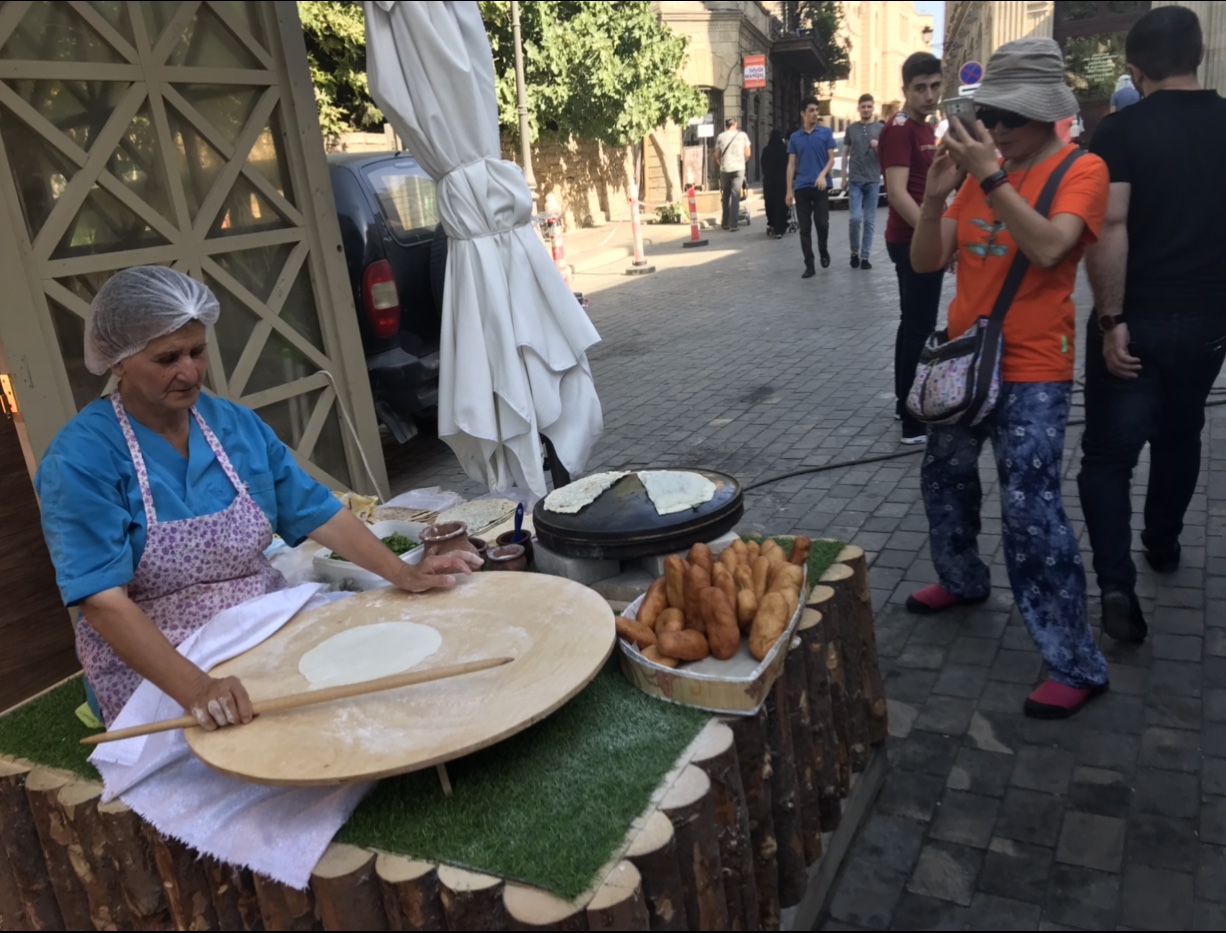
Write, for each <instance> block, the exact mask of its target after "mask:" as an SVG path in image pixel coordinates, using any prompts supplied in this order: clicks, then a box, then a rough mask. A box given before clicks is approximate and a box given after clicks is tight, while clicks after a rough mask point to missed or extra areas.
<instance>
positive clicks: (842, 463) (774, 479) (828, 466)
mask: <svg viewBox="0 0 1226 933" xmlns="http://www.w3.org/2000/svg"><path fill="white" fill-rule="evenodd" d="M1209 394H1210V395H1224V394H1226V389H1213V390H1212V391H1211V392H1210V393H1209ZM1223 405H1226V399H1222V400H1221V401H1217V402H1205V407H1206V408H1220V407H1221V406H1223ZM1085 423H1086V422H1085V419H1084V418H1075V419H1073V420H1071V421H1069V422H1067V424H1066V427H1070V428H1075V427H1080V426H1081V425H1083V424H1085ZM925 450H927V447H926V446H923V445H916V446H915V447H908V448H907V449H906V450H896V451H894V452H893V453H889V454H874V455H873V456H871V457H859V458H857V459H855V460H836V461H835V462H834V463H823V464H822V465H821V466H812V467H801V468H800V469H799V470H790V471H789V472H787V473H780V474H779V475H778V476H768V477H767V478H766V479H760V480H758V481H757V482H756V483H751V484H750V485H748V486H746V487H745V488H744V491H745V492H753V491H754V490H755V489H760V488H761V487H763V486H769V485H771V484H772V483H781V482H783V481H784V480H785V479H792V478H793V477H796V476H808V475H809V474H811V473H826V472H828V471H829V470H841V469H843V468H844V467H854V466H863V465H865V464H868V463H882V462H883V461H886V460H901V459H902V458H903V457H913V456H915V455H916V454H922V453H923V452H924V451H925Z"/></svg>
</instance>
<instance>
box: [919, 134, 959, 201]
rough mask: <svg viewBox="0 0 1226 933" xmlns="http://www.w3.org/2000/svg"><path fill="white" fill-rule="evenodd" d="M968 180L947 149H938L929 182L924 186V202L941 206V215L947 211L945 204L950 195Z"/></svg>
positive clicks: (931, 167) (929, 169) (929, 173)
mask: <svg viewBox="0 0 1226 933" xmlns="http://www.w3.org/2000/svg"><path fill="white" fill-rule="evenodd" d="M965 178H966V172H964V171H963V170H962V169H961V168H960V167H959V166H958V164H957V163H956V162H955V161H954V160H953V158H952V157H951V156H950V154H949V153H948V152H946V151H945V149H943V148H942V149H938V150H937V154H936V156H935V158H933V160H932V165H931V166H929V168H928V181H927V182H926V183H925V186H924V200H925V201H931V202H932V203H934V204H940V205H941V213H944V211H945V202H946V201H947V200H948V199H949V195H950V194H951V193H952V192H953V190H954V189H955V188H957V187H958V186H959V185H960V184H962V182H963V180H964V179H965Z"/></svg>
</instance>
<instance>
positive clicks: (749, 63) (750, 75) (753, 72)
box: [741, 55, 766, 89]
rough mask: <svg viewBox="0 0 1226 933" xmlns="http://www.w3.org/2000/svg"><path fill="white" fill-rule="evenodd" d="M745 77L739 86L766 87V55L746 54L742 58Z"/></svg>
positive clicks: (749, 87) (748, 87)
mask: <svg viewBox="0 0 1226 933" xmlns="http://www.w3.org/2000/svg"><path fill="white" fill-rule="evenodd" d="M742 67H743V68H744V69H745V77H744V80H743V83H742V84H741V87H743V88H747V89H752V88H760V87H766V56H765V55H746V56H745V57H744V58H743V60H742Z"/></svg>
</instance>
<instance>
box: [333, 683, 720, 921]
mask: <svg viewBox="0 0 1226 933" xmlns="http://www.w3.org/2000/svg"><path fill="white" fill-rule="evenodd" d="M710 718H711V714H710V713H704V712H701V711H699V710H694V709H687V708H685V707H681V706H676V705H674V704H672V703H664V702H661V701H660V700H656V699H653V698H651V697H649V696H647V695H646V694H644V693H641V692H640V691H639V690H638V689H636V688H635V687H633V686H632V685H631V684H630V683H629V681H627V680H626V678H625V677H623V676H622V674H621V671H620V670H619V669H618V665H617V660H616V658H614V659H612V660H611V661H610V662H609V664H607V665H606V666H605V668H604V669H603V670H602V671H601V672H600V673H599V674H598V675H597V677H596V679H595V680H594V681H592V683H591V684H590V685H589V686H588V687H587V688H586V689H585V690H584V691H583V692H582V693H580V694H579V695H578V696H577V697H575V698H574V699H573V700H571V701H570V702H569V703H568V704H566V706H564V707H562V708H561V709H560V710H558V711H557V712H556V713H554V714H553V715H552V716H550V717H549V718H548V719H546V720H544V721H543V722H540V723H537V724H536V725H535V726H532V727H531V728H530V729H526V730H524V731H523V732H521V733H520V734H519V735H517V736H514V737H513V738H510V739H507V740H506V741H505V742H500V743H499V744H498V745H495V746H492V747H491V748H488V749H485V750H484V751H481V752H477V753H476V754H474V755H470V756H469V757H467V758H461V759H459V760H457V761H452V762H449V763H448V764H447V773H448V774H449V775H450V777H451V783H452V784H453V785H454V788H455V792H454V794H453V796H451V797H444V796H443V792H442V789H441V787H440V785H439V779H438V776H437V775H436V774H435V773H434V771H433V770H429V771H419V772H416V773H414V774H406V775H404V776H402V777H399V778H391V779H389V780H385V781H382V782H380V784H379V786H378V787H377V788H375V790H374V791H373V792H372V793H371V795H370V796H369V797H367V798H366V800H365V801H363V803H362V804H361V806H359V807H358V809H357V811H356V812H355V813H354V814H353V816H352V817H350V819H349V822H348V823H347V824H345V826H344V828H342V829H341V831H340V833H338V834H337V837H336V838H337V840H338V841H340V842H348V843H351V844H352V845H357V846H363V847H366V848H375V849H382V850H384V851H388V852H395V853H399V854H402V855H408V856H412V857H413V858H417V859H422V860H426V861H444V862H453V863H455V864H459V865H466V866H468V867H469V868H472V869H475V870H478V871H482V872H485V873H486V874H491V875H496V876H498V877H502V878H512V879H516V880H519V881H522V882H525V883H527V884H531V885H536V886H538V887H542V888H547V889H548V890H550V891H553V892H554V893H555V894H557V895H558V896H560V897H563V898H567V899H571V898H576V897H578V896H579V895H580V894H582V893H583V892H584V891H586V890H588V888H589V887H591V885H592V883H593V882H594V881H595V880H596V873H597V872H598V871H599V869H600V868H601V867H602V866H603V865H605V864H606V863H607V862H608V860H609V858H610V857H611V856H612V855H613V853H614V852H615V851H616V850H617V848H618V847H619V846H621V844H622V843H623V842H624V840H625V837H626V831H627V830H628V829H629V828H630V824H631V823H632V822H633V821H634V819H635V818H636V817H638V816H639V815H640V814H641V813H642V812H643V811H644V810H645V809H646V808H647V805H648V803H649V802H650V800H651V795H652V794H653V793H654V792H655V790H656V789H657V788H658V787H659V785H660V781H661V779H662V778H663V777H664V775H665V774H667V773H668V771H670V770H671V769H672V768H673V766H674V765H675V764H676V762H677V759H678V758H679V757H680V755H681V753H682V752H683V751H684V750H685V749H686V747H687V746H688V745H689V744H690V742H692V741H693V740H694V737H695V736H696V735H698V733H699V731H700V730H701V729H702V727H703V726H704V725H705V724H706V722H707V721H708V720H709V719H710Z"/></svg>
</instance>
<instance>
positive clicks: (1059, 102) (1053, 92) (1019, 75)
mask: <svg viewBox="0 0 1226 933" xmlns="http://www.w3.org/2000/svg"><path fill="white" fill-rule="evenodd" d="M971 97H972V99H973V100H974V101H975V103H976V104H978V105H979V106H980V107H995V108H996V109H997V110H1007V111H1009V112H1011V113H1017V114H1021V115H1022V116H1024V117H1029V118H1030V119H1031V120H1038V121H1040V122H1041V123H1055V122H1056V121H1057V120H1063V119H1064V118H1065V117H1071V116H1075V115H1076V114H1077V113H1078V111H1080V110H1081V107H1080V105H1079V104H1078V103H1077V98H1076V97H1074V96H1073V91H1072V89H1071V88H1070V87H1069V86H1068V82H1067V81H1065V78H1064V56H1063V55H1062V54H1061V53H1060V46H1059V45H1058V44H1057V43H1056V41H1055V40H1054V39H1047V38H1043V37H1040V36H1031V37H1028V38H1025V39H1015V40H1014V41H1012V42H1006V43H1005V44H1004V45H1002V46H1001V47H1000V48H998V49H997V50H996V51H995V52H993V53H992V57H991V58H989V59H988V67H987V68H986V69H984V73H983V81H982V83H981V84H980V85H979V87H977V88H975V90H974V92H973V93H972V95H971Z"/></svg>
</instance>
